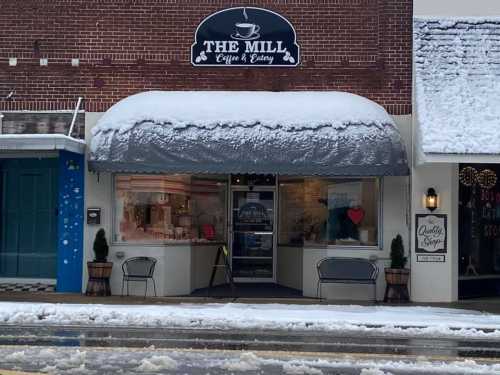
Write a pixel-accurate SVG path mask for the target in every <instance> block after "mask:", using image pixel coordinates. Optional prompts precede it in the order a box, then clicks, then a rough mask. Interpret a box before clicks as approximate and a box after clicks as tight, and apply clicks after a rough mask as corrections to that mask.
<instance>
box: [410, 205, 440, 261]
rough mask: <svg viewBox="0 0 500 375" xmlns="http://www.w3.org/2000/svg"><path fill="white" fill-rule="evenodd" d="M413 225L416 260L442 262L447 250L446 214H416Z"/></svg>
mask: <svg viewBox="0 0 500 375" xmlns="http://www.w3.org/2000/svg"><path fill="white" fill-rule="evenodd" d="M415 225H416V228H415V253H416V255H417V262H444V261H445V260H446V259H445V257H446V255H445V254H446V253H447V252H448V248H447V246H448V244H447V231H448V227H447V215H444V214H417V215H416V220H415Z"/></svg>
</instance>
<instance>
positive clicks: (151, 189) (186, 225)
mask: <svg viewBox="0 0 500 375" xmlns="http://www.w3.org/2000/svg"><path fill="white" fill-rule="evenodd" d="M225 194H226V183H225V182H221V181H217V180H214V179H212V180H208V179H202V178H196V177H191V176H178V175H175V176H172V175H116V176H115V232H114V240H115V241H117V242H146V243H152V242H166V243H170V242H208V241H223V240H224V238H225V229H224V222H225V200H226V196H225Z"/></svg>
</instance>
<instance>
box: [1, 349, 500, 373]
mask: <svg viewBox="0 0 500 375" xmlns="http://www.w3.org/2000/svg"><path fill="white" fill-rule="evenodd" d="M43 350H45V349H41V348H40V347H29V348H25V349H23V350H22V354H16V353H21V351H19V349H16V348H14V347H9V346H3V347H0V367H1V368H9V369H13V368H14V367H16V368H18V369H21V370H24V371H34V370H37V369H41V370H39V371H42V372H47V373H50V374H57V375H66V374H85V375H89V374H106V375H115V374H116V375H119V374H144V373H148V372H149V373H161V374H184V373H188V372H189V373H196V374H207V373H209V374H222V373H233V374H237V373H252V374H253V373H262V374H267V373H273V374H274V373H276V374H277V373H285V374H291V375H296V374H297V375H298V374H311V375H319V374H322V373H323V374H345V373H348V374H355V373H356V374H358V373H360V374H361V375H392V374H467V375H476V374H477V375H483V374H490V375H491V374H499V373H500V364H498V363H494V362H493V361H489V363H488V361H485V363H479V362H476V361H474V360H456V361H455V360H451V361H445V360H444V359H440V360H431V359H428V358H427V359H426V358H418V359H417V360H414V359H412V358H411V357H403V358H404V359H401V358H394V357H393V358H391V359H381V358H367V357H360V356H345V355H339V356H336V357H332V356H326V357H324V358H322V359H318V358H317V355H316V354H311V353H309V354H308V353H280V352H274V353H273V352H259V353H257V354H255V353H252V352H245V353H243V354H241V353H240V352H238V351H231V350H230V351H212V350H210V351H201V350H200V351H198V350H169V349H149V348H144V349H138V348H135V349H131V348H128V349H127V348H87V349H85V350H84V351H83V352H84V353H85V358H86V363H85V364H79V362H78V361H74V362H73V361H71V360H70V358H75V357H80V356H81V354H79V353H81V352H82V349H75V348H69V347H57V348H50V350H53V351H54V352H55V353H56V354H57V358H58V359H59V361H61V363H63V362H64V363H68V364H69V363H73V365H72V366H73V367H70V366H65V367H64V368H63V367H59V366H58V365H57V364H56V362H55V360H54V359H50V358H46V357H45V355H43V354H42V351H43ZM9 357H10V358H16V361H15V362H13V361H9V360H6V358H9ZM152 358H159V359H158V360H155V361H156V363H158V364H160V363H162V362H163V360H166V359H167V358H168V359H170V360H166V361H165V362H166V363H171V361H174V362H175V363H176V367H169V368H163V369H161V370H154V369H153V368H155V367H149V369H151V371H149V370H148V369H146V368H144V371H143V370H139V369H138V367H137V366H136V364H137V363H141V364H142V363H151V362H152ZM162 359H163V360H162ZM240 359H242V360H243V361H244V362H245V363H247V365H248V364H251V368H252V369H251V370H246V368H248V369H249V368H250V367H249V366H247V367H245V366H240V367H236V365H235V364H236V363H237V362H238V361H239V360H240ZM228 364H233V366H234V367H231V366H229V365H228ZM85 365H86V366H85Z"/></svg>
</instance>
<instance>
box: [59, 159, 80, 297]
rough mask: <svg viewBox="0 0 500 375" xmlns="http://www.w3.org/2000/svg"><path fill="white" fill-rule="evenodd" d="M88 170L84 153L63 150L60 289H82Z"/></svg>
mask: <svg viewBox="0 0 500 375" xmlns="http://www.w3.org/2000/svg"><path fill="white" fill-rule="evenodd" d="M84 174H85V164H84V156H83V155H80V154H75V153H72V152H69V151H60V152H59V190H58V223H57V232H58V238H57V287H56V290H57V291H58V292H76V293H80V292H81V290H82V263H83V223H84V221H83V220H84V207H83V204H84V200H83V197H84V190H83V188H84V186H83V184H84Z"/></svg>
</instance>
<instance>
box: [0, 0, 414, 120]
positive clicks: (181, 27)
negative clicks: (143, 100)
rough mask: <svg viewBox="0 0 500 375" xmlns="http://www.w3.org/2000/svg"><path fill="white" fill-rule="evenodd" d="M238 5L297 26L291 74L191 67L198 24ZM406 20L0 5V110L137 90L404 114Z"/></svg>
mask: <svg viewBox="0 0 500 375" xmlns="http://www.w3.org/2000/svg"><path fill="white" fill-rule="evenodd" d="M241 5H251V6H257V7H263V8H266V9H270V10H273V11H276V12H278V13H280V14H282V15H283V16H284V17H286V18H287V19H288V20H289V21H290V22H291V23H292V24H293V25H294V27H295V29H296V31H297V40H298V43H299V45H300V47H301V65H300V66H299V67H296V68H234V67H232V68H225V67H217V68H208V67H193V66H191V64H190V47H191V44H192V42H193V39H194V31H195V29H196V27H197V26H198V24H199V23H200V21H201V20H203V19H204V18H205V17H206V16H208V15H210V14H211V13H213V12H215V11H217V10H220V9H223V8H228V7H232V6H241ZM411 17H412V0H330V1H327V0H316V1H313V0H287V1H285V0H256V1H251V2H250V1H245V0H242V1H226V0H199V1H192V0H23V1H19V0H1V11H0V110H14V109H27V110H53V109H70V108H73V107H74V105H75V103H76V98H77V97H78V96H83V97H84V98H85V102H84V108H85V109H86V110H87V111H99V112H100V111H105V110H106V109H107V108H109V106H110V105H112V104H113V103H115V102H116V101H117V100H119V99H121V98H123V97H126V96H128V95H131V94H133V93H136V92H140V91H145V90H342V91H349V92H353V93H357V94H359V95H363V96H366V97H368V98H370V99H373V100H375V101H377V102H378V103H380V104H382V105H384V106H385V107H386V108H387V110H388V111H389V112H390V113H392V114H409V113H410V112H411V27H412V23H411ZM10 57H16V58H17V66H13V67H11V66H9V63H8V60H9V58H10ZM41 57H43V58H48V59H49V64H48V66H46V67H41V66H40V64H39V59H40V58H41ZM72 58H79V59H80V66H79V67H71V63H70V62H71V59H72ZM12 90H15V94H14V96H13V98H12V99H10V100H7V99H5V97H6V96H7V95H8V93H9V92H11V91H12Z"/></svg>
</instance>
